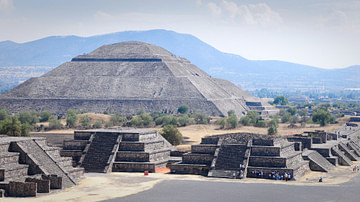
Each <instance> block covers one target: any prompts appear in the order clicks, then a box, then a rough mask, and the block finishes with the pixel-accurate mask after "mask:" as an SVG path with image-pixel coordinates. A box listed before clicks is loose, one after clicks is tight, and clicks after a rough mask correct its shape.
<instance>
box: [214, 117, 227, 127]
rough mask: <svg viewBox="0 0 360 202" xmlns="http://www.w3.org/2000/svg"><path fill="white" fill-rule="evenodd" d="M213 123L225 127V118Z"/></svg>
mask: <svg viewBox="0 0 360 202" xmlns="http://www.w3.org/2000/svg"><path fill="white" fill-rule="evenodd" d="M215 124H217V125H220V128H221V129H223V128H225V125H226V119H225V118H221V119H218V120H216V122H215Z"/></svg>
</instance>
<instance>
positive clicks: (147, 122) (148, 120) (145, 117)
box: [141, 114, 154, 127]
mask: <svg viewBox="0 0 360 202" xmlns="http://www.w3.org/2000/svg"><path fill="white" fill-rule="evenodd" d="M141 119H142V124H143V125H144V127H150V126H153V125H154V120H153V118H152V117H151V116H150V114H142V115H141Z"/></svg>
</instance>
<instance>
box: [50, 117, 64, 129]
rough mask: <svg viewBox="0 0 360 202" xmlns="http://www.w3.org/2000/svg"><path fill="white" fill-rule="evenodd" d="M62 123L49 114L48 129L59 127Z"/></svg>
mask: <svg viewBox="0 0 360 202" xmlns="http://www.w3.org/2000/svg"><path fill="white" fill-rule="evenodd" d="M62 127H63V125H62V124H61V122H60V120H58V119H57V117H56V116H50V118H49V129H60V128H62Z"/></svg>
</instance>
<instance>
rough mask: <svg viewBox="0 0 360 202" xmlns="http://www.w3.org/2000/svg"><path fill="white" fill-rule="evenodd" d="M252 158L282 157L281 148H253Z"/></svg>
mask: <svg viewBox="0 0 360 202" xmlns="http://www.w3.org/2000/svg"><path fill="white" fill-rule="evenodd" d="M251 155H252V156H280V147H269V146H252V147H251Z"/></svg>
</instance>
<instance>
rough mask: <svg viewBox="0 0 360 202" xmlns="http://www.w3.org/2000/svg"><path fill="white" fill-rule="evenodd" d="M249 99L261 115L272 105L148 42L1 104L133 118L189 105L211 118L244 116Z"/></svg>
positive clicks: (43, 80) (63, 69)
mask: <svg viewBox="0 0 360 202" xmlns="http://www.w3.org/2000/svg"><path fill="white" fill-rule="evenodd" d="M250 101H251V103H254V102H256V103H260V104H259V105H260V106H259V109H260V111H259V112H260V113H261V111H264V110H265V111H266V110H267V109H268V108H269V106H270V105H268V104H267V103H262V102H261V101H260V99H258V98H255V97H253V96H251V95H249V94H248V93H246V92H245V91H243V90H241V89H240V88H239V87H237V86H236V85H234V84H232V83H231V82H228V81H225V80H221V79H216V78H212V77H211V76H209V75H208V74H206V73H205V72H203V71H202V70H201V69H199V68H198V67H196V66H194V65H193V64H191V63H190V62H189V61H188V60H186V59H184V58H180V57H177V56H175V55H173V54H172V53H170V52H168V51H166V50H165V49H163V48H161V47H158V46H154V45H151V44H147V43H143V42H122V43H117V44H112V45H105V46H102V47H100V48H98V49H96V50H94V51H93V52H91V53H89V54H86V55H80V56H77V57H75V58H73V59H72V61H70V62H66V63H64V64H62V65H60V66H59V67H57V68H55V69H53V70H52V71H50V72H48V73H47V74H45V75H43V76H41V77H38V78H31V79H29V80H27V81H25V82H24V83H22V84H21V85H19V86H17V87H16V88H14V89H13V90H11V91H9V92H7V93H5V94H3V95H1V96H0V105H1V106H2V107H6V108H8V109H9V110H10V111H11V112H18V111H23V110H30V109H32V110H50V111H52V112H54V113H65V112H66V110H68V109H70V108H71V109H78V110H83V109H86V110H88V111H91V112H99V113H102V112H104V111H105V110H107V111H109V112H110V113H118V112H119V113H123V114H134V113H136V112H137V111H139V110H140V109H143V110H145V111H146V112H154V111H160V112H167V113H169V112H170V113H171V112H176V111H177V108H178V107H179V106H181V105H188V106H189V107H190V109H191V110H196V111H199V112H204V113H207V114H209V115H223V114H227V112H228V111H229V110H235V112H236V115H238V116H242V115H243V114H245V113H246V111H248V110H249V107H248V106H247V105H246V103H247V102H248V103H250ZM263 105H266V106H268V107H261V106H263ZM270 111H271V110H270Z"/></svg>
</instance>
